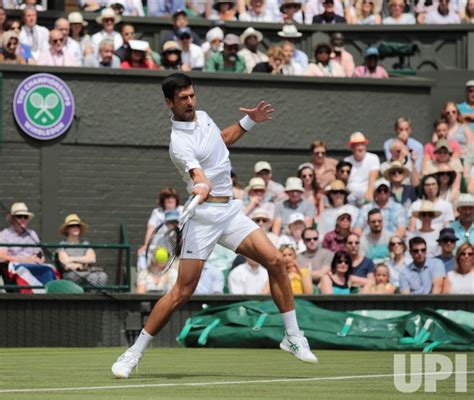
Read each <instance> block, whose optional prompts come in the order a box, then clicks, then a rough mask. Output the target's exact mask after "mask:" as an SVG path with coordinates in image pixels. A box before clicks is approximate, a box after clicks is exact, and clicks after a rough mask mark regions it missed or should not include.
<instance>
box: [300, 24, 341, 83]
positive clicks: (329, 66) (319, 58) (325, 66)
mask: <svg viewBox="0 0 474 400" xmlns="http://www.w3.org/2000/svg"><path fill="white" fill-rule="evenodd" d="M315 18H316V17H315ZM331 52H332V48H331V46H330V45H329V44H328V43H319V44H318V45H317V46H316V48H315V49H314V63H310V64H309V65H308V68H307V69H306V71H305V73H304V75H306V76H316V77H324V76H326V77H340V78H344V77H345V76H346V73H345V72H344V68H342V66H341V64H339V63H338V62H336V61H334V60H331Z"/></svg>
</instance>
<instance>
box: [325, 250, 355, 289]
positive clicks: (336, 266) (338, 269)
mask: <svg viewBox="0 0 474 400" xmlns="http://www.w3.org/2000/svg"><path fill="white" fill-rule="evenodd" d="M351 269H352V259H351V257H350V255H349V254H348V253H347V252H346V251H338V252H337V253H336V254H334V258H333V260H332V263H331V271H329V272H328V273H327V274H326V275H324V276H323V277H322V278H321V283H320V285H319V287H320V288H321V294H350V292H351V286H352V275H351Z"/></svg>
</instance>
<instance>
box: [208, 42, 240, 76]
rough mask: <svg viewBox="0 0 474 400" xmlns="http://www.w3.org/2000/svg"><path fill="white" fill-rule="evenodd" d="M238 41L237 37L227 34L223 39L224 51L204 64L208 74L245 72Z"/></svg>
mask: <svg viewBox="0 0 474 400" xmlns="http://www.w3.org/2000/svg"><path fill="white" fill-rule="evenodd" d="M239 44H240V40H239V37H238V36H237V35H234V34H232V33H228V34H227V35H225V37H224V50H223V51H221V52H219V53H216V54H214V55H213V56H212V57H211V58H210V59H209V60H208V62H207V64H206V68H205V70H206V71H209V72H246V70H247V67H246V66H245V60H244V59H243V58H242V57H240V56H239V55H238V54H237V53H238V52H239Z"/></svg>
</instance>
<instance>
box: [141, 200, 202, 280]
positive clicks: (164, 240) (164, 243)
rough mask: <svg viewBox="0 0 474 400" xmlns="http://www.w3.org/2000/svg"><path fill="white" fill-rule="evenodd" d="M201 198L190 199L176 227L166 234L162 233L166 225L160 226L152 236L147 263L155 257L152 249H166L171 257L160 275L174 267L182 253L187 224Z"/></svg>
mask: <svg viewBox="0 0 474 400" xmlns="http://www.w3.org/2000/svg"><path fill="white" fill-rule="evenodd" d="M200 200H201V197H200V196H198V195H196V196H192V197H190V198H189V200H188V201H187V202H186V204H185V205H184V208H183V212H182V213H181V216H180V217H179V221H178V223H177V224H176V225H175V226H172V227H170V228H169V229H168V230H167V231H166V232H165V233H164V234H163V233H162V230H163V226H165V223H163V224H160V225H159V226H157V227H156V228H155V230H154V231H153V233H152V234H151V237H150V240H149V241H148V244H147V247H146V253H145V254H146V262H147V265H149V264H150V262H151V258H152V257H154V251H150V250H151V249H152V248H156V247H165V248H166V249H167V250H168V253H169V257H168V260H167V261H166V265H165V267H164V268H163V269H162V270H161V271H160V275H163V274H164V273H166V272H167V271H168V270H169V269H170V268H171V266H172V265H173V262H174V260H175V259H176V257H177V256H179V254H180V253H181V245H182V242H183V238H182V232H183V229H184V227H185V225H186V224H187V222H188V221H189V220H190V219H191V218H192V216H193V215H194V210H195V209H196V207H197V205H198V204H199V201H200Z"/></svg>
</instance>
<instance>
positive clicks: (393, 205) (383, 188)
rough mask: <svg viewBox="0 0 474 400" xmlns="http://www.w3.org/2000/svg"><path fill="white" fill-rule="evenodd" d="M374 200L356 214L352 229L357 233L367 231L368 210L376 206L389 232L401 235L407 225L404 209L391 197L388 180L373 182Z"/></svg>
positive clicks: (382, 179)
mask: <svg viewBox="0 0 474 400" xmlns="http://www.w3.org/2000/svg"><path fill="white" fill-rule="evenodd" d="M373 197H374V201H372V202H370V203H367V204H365V205H364V206H362V208H361V209H360V211H359V214H358V215H357V220H356V222H355V225H354V230H355V232H356V233H358V234H362V233H363V232H365V233H367V232H368V231H369V226H368V224H367V216H368V214H369V212H370V210H372V209H374V208H377V209H379V210H380V212H381V213H382V215H383V220H384V225H385V227H386V229H387V230H388V231H389V232H392V233H394V234H396V235H399V236H403V235H404V234H405V227H406V225H407V222H408V221H407V217H406V212H405V209H404V208H403V206H402V205H401V204H399V203H398V202H396V201H395V200H394V199H392V197H391V192H390V182H389V181H388V180H386V179H385V178H381V179H378V180H377V181H376V182H375V189H374V196H373Z"/></svg>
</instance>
